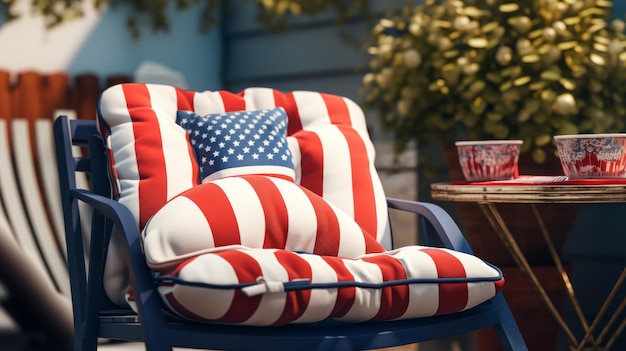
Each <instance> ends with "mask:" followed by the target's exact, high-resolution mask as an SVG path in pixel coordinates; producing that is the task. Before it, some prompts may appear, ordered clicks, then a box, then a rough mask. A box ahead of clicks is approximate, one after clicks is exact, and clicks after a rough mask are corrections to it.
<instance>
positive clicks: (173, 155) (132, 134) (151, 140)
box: [98, 83, 391, 247]
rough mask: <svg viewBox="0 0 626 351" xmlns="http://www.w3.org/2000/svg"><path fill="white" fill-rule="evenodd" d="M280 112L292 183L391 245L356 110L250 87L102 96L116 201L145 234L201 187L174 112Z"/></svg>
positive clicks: (136, 90) (161, 88)
mask: <svg viewBox="0 0 626 351" xmlns="http://www.w3.org/2000/svg"><path fill="white" fill-rule="evenodd" d="M275 107H282V108H283V109H284V110H285V111H286V113H287V118H288V123H287V135H288V138H287V139H288V140H287V141H288V144H289V149H290V151H291V154H292V156H293V161H294V167H295V178H296V183H298V184H300V185H302V186H304V187H305V188H307V189H309V190H311V191H313V192H314V193H316V194H318V195H319V196H322V197H323V198H324V199H326V200H327V201H329V202H330V203H332V204H333V205H335V206H337V207H338V208H340V209H341V210H342V211H343V212H345V213H346V214H348V215H349V216H351V217H352V218H354V220H355V221H356V222H357V223H358V224H359V225H360V226H361V227H362V228H363V229H364V230H365V231H366V232H368V233H371V234H372V235H375V236H376V240H378V241H379V242H381V243H383V244H384V245H385V246H386V247H388V246H390V242H391V236H390V234H391V233H390V228H389V221H388V214H387V203H386V199H385V194H384V191H383V188H382V185H381V183H380V179H379V178H378V174H377V173H376V169H375V167H374V157H375V151H374V145H373V144H372V142H371V141H370V138H369V135H368V130H367V125H366V123H365V117H364V115H363V111H362V110H361V108H360V107H359V106H358V105H357V104H356V103H355V102H354V101H352V100H350V99H347V98H345V97H341V96H336V95H331V94H324V93H318V92H311V91H294V92H289V93H282V92H279V91H277V90H274V89H270V88H249V89H245V90H243V91H241V92H239V93H231V92H227V91H203V92H195V91H189V90H181V89H177V88H175V87H171V86H166V85H159V84H139V83H129V84H120V85H115V86H113V87H110V88H108V89H107V90H106V91H104V92H103V94H102V95H101V97H100V101H99V104H98V121H99V128H100V132H101V134H102V136H103V139H104V140H106V142H107V146H108V147H109V148H110V154H111V165H110V166H111V173H112V174H115V176H116V189H115V190H117V192H118V193H119V201H120V202H121V203H123V204H124V205H126V206H127V207H128V208H129V209H130V211H131V212H132V213H133V214H134V216H135V218H136V219H137V225H138V227H139V228H140V229H143V227H144V226H145V224H146V222H147V220H148V219H149V218H150V217H151V216H152V215H153V214H154V213H156V211H157V210H158V209H160V208H161V207H162V206H163V205H164V204H165V203H166V202H167V201H169V200H170V199H172V198H174V197H175V196H177V195H178V194H180V193H181V192H183V191H185V190H187V189H189V188H191V187H194V186H196V185H198V184H199V183H200V175H199V167H198V164H197V162H196V159H195V155H194V151H193V148H192V147H191V145H190V142H189V140H188V138H187V133H186V131H185V130H184V129H183V128H181V127H180V126H178V125H177V124H176V114H177V111H179V110H184V111H193V112H195V113H197V114H199V115H207V114H212V113H221V112H229V111H243V110H260V109H270V108H275Z"/></svg>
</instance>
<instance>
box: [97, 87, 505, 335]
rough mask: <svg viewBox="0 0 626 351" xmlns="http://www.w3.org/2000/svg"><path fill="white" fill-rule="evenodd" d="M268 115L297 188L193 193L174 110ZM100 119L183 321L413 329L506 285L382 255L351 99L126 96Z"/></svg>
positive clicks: (416, 255)
mask: <svg viewBox="0 0 626 351" xmlns="http://www.w3.org/2000/svg"><path fill="white" fill-rule="evenodd" d="M274 107H282V108H283V109H284V111H285V112H286V114H287V120H288V124H287V135H288V137H287V142H288V144H289V151H290V153H291V155H292V157H293V161H294V167H295V183H294V182H292V181H291V180H290V179H291V178H289V177H287V178H289V179H287V178H285V177H276V176H269V175H258V174H256V175H237V176H232V177H228V178H222V179H214V180H209V181H207V182H205V183H204V184H200V179H199V178H200V175H199V168H198V161H197V160H196V155H195V153H194V149H193V147H192V145H191V144H190V141H189V137H188V134H187V132H186V131H185V129H183V128H182V127H181V126H179V125H178V124H176V118H177V111H191V112H194V113H196V114H198V115H202V116H205V115H209V114H214V113H222V112H229V111H241V110H261V109H271V108H274ZM207 118H210V117H207ZM98 120H99V128H100V132H101V134H102V136H103V138H104V140H106V143H107V147H108V148H109V154H110V157H111V160H110V161H111V164H110V167H111V174H112V175H113V177H114V179H115V181H116V185H117V186H116V189H115V190H117V193H118V195H119V201H120V202H121V203H123V204H124V205H126V206H127V207H128V208H129V209H130V210H131V212H132V213H133V214H134V216H135V218H136V220H137V226H138V228H139V229H141V230H142V240H143V247H144V253H145V254H146V259H147V262H148V263H149V265H150V267H151V268H152V269H153V270H154V271H158V272H159V273H160V274H159V276H158V278H157V282H158V284H159V291H160V292H161V295H162V298H163V301H164V303H165V304H166V305H167V306H169V308H170V309H171V310H172V312H174V313H177V314H179V315H181V316H184V317H187V318H192V319H198V320H206V321H215V322H224V323H238V324H239V323H240V324H248V325H280V324H285V323H305V322H317V321H321V320H324V319H327V318H333V319H337V320H341V321H350V322H351V321H368V320H387V319H403V318H414V317H422V316H431V315H435V314H444V313H452V312H457V311H461V310H464V309H467V308H471V307H473V306H476V305H478V304H480V303H481V302H483V301H485V300H487V299H489V298H491V297H493V296H494V295H495V294H496V292H497V291H498V290H499V289H500V287H501V285H502V283H503V278H502V276H501V273H500V272H499V271H498V270H497V269H495V268H493V267H492V266H490V265H488V264H487V263H485V262H483V261H481V260H480V259H478V258H476V257H474V256H472V255H467V254H462V253H457V252H453V251H449V250H445V249H434V248H425V247H407V248H402V249H399V250H396V251H389V252H384V249H383V247H385V245H389V243H390V231H389V223H388V216H387V205H386V199H385V195H384V192H383V189H382V185H381V183H380V180H379V178H378V175H377V173H376V170H375V168H374V147H373V145H372V142H371V141H370V139H369V135H368V133H367V127H366V124H365V118H364V116H363V112H362V110H361V109H360V108H359V107H358V105H356V104H355V103H354V102H353V101H351V100H349V99H346V98H343V97H339V96H334V95H329V94H322V93H317V92H305V91H299V92H292V93H281V92H278V91H276V90H272V89H267V88H251V89H246V90H244V91H242V92H241V93H239V94H233V93H229V92H225V91H205V92H193V91H185V90H180V89H176V88H174V87H170V86H164V85H153V84H122V85H117V86H113V87H111V88H109V89H107V90H106V91H105V92H104V93H103V94H102V96H101V99H100V103H99V108H98ZM116 240H117V239H116V237H115V236H114V237H113V238H112V240H111V246H110V249H109V250H113V249H114V248H115V247H116ZM381 244H383V245H381ZM302 251H303V252H302ZM304 252H306V253H304ZM116 257H118V256H117V255H115V254H114V253H113V254H111V253H109V256H108V259H107V266H106V267H105V281H104V283H105V289H106V290H107V293H109V297H110V298H111V299H112V300H113V301H119V297H120V292H121V293H122V294H123V293H124V292H125V291H126V288H127V287H126V286H123V285H124V282H126V281H128V280H127V277H125V276H120V275H121V274H124V272H125V269H124V267H122V266H121V265H122V264H123V263H122V262H121V260H119V259H116ZM115 284H117V285H115ZM207 301H210V303H207Z"/></svg>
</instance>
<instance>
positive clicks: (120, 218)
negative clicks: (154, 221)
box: [71, 189, 163, 323]
mask: <svg viewBox="0 0 626 351" xmlns="http://www.w3.org/2000/svg"><path fill="white" fill-rule="evenodd" d="M71 195H72V197H74V198H76V199H78V200H80V201H83V202H85V203H86V204H88V205H89V206H91V207H92V208H93V209H94V210H95V211H98V212H100V213H101V214H102V215H104V216H105V217H106V218H108V219H110V220H111V221H112V222H113V225H114V228H115V229H116V230H117V231H119V232H121V233H122V234H123V237H124V240H122V242H123V246H124V249H125V251H126V252H125V253H124V254H126V255H127V257H128V260H129V261H128V262H130V265H131V266H130V267H128V268H129V274H130V279H131V282H132V286H133V290H134V293H135V298H136V302H137V307H138V308H139V312H140V314H141V315H142V318H144V320H145V319H150V320H151V321H152V322H155V323H159V322H160V321H162V320H163V317H162V315H160V314H154V311H160V306H161V302H160V297H159V296H158V293H157V292H156V290H155V288H154V282H153V280H152V271H151V270H150V268H148V266H147V264H146V261H145V257H144V255H143V252H142V250H141V242H140V237H139V235H140V234H139V230H138V228H137V224H136V222H135V219H134V217H133V215H132V213H131V212H130V210H129V209H128V208H127V207H126V206H124V205H122V204H121V203H119V202H117V201H115V200H112V199H109V198H107V197H104V196H101V195H98V194H95V193H93V192H90V191H88V190H84V189H74V190H72V191H71ZM147 305H150V306H149V307H148V308H147V309H144V306H147ZM146 313H147V314H149V315H146ZM153 314H154V315H153Z"/></svg>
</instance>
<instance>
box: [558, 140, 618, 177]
mask: <svg viewBox="0 0 626 351" xmlns="http://www.w3.org/2000/svg"><path fill="white" fill-rule="evenodd" d="M554 140H555V141H556V149H557V152H558V154H559V159H560V160H561V166H562V167H563V173H564V174H565V175H566V176H567V177H568V178H570V179H589V178H626V153H624V151H625V148H626V134H621V133H618V134H574V135H557V136H555V137H554Z"/></svg>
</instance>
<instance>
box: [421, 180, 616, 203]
mask: <svg viewBox="0 0 626 351" xmlns="http://www.w3.org/2000/svg"><path fill="white" fill-rule="evenodd" d="M430 191H431V197H432V198H433V199H435V200H442V201H456V202H478V203H611V202H626V183H624V182H621V183H616V184H606V183H604V184H603V183H594V184H514V185H511V184H494V183H492V184H488V185H484V184H463V183H460V184H456V183H433V184H431V186H430Z"/></svg>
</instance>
